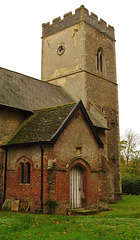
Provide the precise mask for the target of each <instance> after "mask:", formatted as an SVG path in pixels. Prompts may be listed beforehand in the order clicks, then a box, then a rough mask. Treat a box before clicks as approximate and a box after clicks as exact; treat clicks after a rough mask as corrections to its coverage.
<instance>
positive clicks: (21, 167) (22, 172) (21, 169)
mask: <svg viewBox="0 0 140 240" xmlns="http://www.w3.org/2000/svg"><path fill="white" fill-rule="evenodd" d="M20 183H24V163H20Z"/></svg>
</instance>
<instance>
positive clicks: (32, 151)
mask: <svg viewBox="0 0 140 240" xmlns="http://www.w3.org/2000/svg"><path fill="white" fill-rule="evenodd" d="M102 135H103V134H102ZM42 147H43V149H44V155H43V160H44V165H43V168H44V171H43V202H44V203H45V202H46V201H47V200H55V201H57V202H58V212H65V211H66V208H70V169H71V168H72V167H73V166H75V165H76V164H80V165H81V166H82V168H83V169H84V194H85V198H84V205H86V206H93V205H94V204H96V203H97V201H98V200H99V199H100V198H103V197H106V173H105V172H101V171H102V161H101V159H102V158H104V159H105V158H106V152H105V149H106V148H104V149H101V148H99V146H98V144H97V142H96V140H95V138H94V136H93V134H92V132H91V130H90V129H89V126H88V124H87V122H86V121H85V119H84V117H83V115H82V113H81V112H79V115H76V116H75V117H74V118H73V119H72V121H71V122H70V123H69V125H68V126H67V127H66V129H65V130H64V131H63V133H62V134H61V135H60V137H59V138H58V140H57V142H56V143H55V145H53V146H51V145H45V144H44V145H43V146H42ZM23 159H25V160H27V161H29V162H30V163H31V180H30V184H21V183H19V178H20V177H19V163H20V162H21V161H22V160H23ZM104 165H105V164H104ZM7 166H8V167H7V189H6V198H16V199H28V200H31V201H32V202H33V208H35V207H38V208H39V207H40V194H41V149H40V147H39V145H38V144H36V145H33V146H31V145H28V146H20V147H12V148H9V149H8V164H7ZM38 203H39V204H38Z"/></svg>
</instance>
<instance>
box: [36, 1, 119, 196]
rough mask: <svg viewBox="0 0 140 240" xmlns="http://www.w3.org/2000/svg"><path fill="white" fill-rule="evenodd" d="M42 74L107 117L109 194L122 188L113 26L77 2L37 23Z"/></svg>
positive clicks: (47, 79)
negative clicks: (74, 6) (72, 9)
mask: <svg viewBox="0 0 140 240" xmlns="http://www.w3.org/2000/svg"><path fill="white" fill-rule="evenodd" d="M41 78H42V80H43V81H47V82H49V83H51V84H55V85H59V86H62V87H63V88H64V89H66V91H67V92H68V93H70V95H71V96H72V97H73V98H74V99H75V100H76V101H78V100H79V99H81V100H82V101H83V103H84V105H85V107H86V108H87V110H88V111H92V106H96V108H97V109H99V111H101V112H102V114H104V115H105V116H106V117H107V126H108V128H109V131H106V139H107V140H106V141H107V156H108V157H107V158H108V159H107V160H106V161H107V169H108V174H107V175H108V176H107V177H108V192H109V194H108V197H109V199H114V197H117V196H118V194H120V192H121V184H120V182H121V181H120V158H119V119H118V85H117V81H116V56H115V37H114V28H113V27H111V26H110V25H108V26H107V24H106V22H105V21H104V20H102V19H100V21H98V17H97V16H96V15H95V14H93V13H91V14H90V15H89V12H88V10H87V9H86V8H85V7H84V6H81V7H80V8H78V9H76V10H75V14H72V12H69V13H67V14H65V15H64V18H63V19H62V20H61V18H60V17H58V18H56V19H54V20H53V23H52V24H51V25H50V23H46V24H43V25H42V71H41Z"/></svg>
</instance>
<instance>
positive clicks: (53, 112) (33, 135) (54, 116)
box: [8, 103, 76, 145]
mask: <svg viewBox="0 0 140 240" xmlns="http://www.w3.org/2000/svg"><path fill="white" fill-rule="evenodd" d="M75 104H76V103H73V104H68V105H62V106H57V107H51V108H46V109H40V110H37V111H35V113H34V115H32V116H31V117H29V119H28V120H27V121H26V122H25V123H24V124H23V125H22V127H21V128H20V130H19V131H18V132H17V133H16V135H15V136H13V137H12V139H11V140H10V141H9V142H8V145H11V144H12V145H13V144H22V143H24V144H25V143H34V142H45V141H46V142H47V141H50V139H51V138H52V137H53V135H54V134H55V133H56V131H57V130H58V129H59V127H60V126H61V124H62V123H63V122H64V120H65V119H66V117H67V116H68V115H69V113H70V112H71V111H72V109H73V108H74V106H75Z"/></svg>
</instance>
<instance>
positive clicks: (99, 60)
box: [97, 47, 103, 72]
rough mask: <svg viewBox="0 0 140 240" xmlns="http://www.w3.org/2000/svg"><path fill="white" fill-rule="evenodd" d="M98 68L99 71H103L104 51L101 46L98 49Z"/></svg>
mask: <svg viewBox="0 0 140 240" xmlns="http://www.w3.org/2000/svg"><path fill="white" fill-rule="evenodd" d="M97 70H98V71H99V72H102V71H103V51H102V48H101V47H100V48H99V49H98V51H97Z"/></svg>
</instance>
